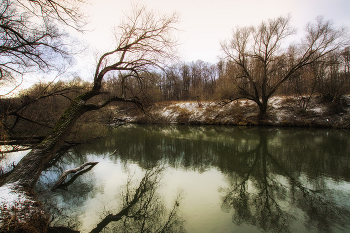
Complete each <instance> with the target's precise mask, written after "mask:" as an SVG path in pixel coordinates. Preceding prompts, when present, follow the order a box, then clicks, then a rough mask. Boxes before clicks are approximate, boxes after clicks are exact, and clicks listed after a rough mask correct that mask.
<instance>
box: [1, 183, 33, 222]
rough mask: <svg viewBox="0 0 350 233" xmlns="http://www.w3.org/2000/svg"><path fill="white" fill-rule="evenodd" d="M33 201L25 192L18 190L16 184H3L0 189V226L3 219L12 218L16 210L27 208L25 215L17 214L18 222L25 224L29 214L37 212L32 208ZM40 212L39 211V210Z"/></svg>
mask: <svg viewBox="0 0 350 233" xmlns="http://www.w3.org/2000/svg"><path fill="white" fill-rule="evenodd" d="M34 203H35V201H33V200H32V199H31V198H30V197H29V196H28V195H27V194H26V193H25V192H23V191H21V190H20V189H19V188H18V185H17V184H16V183H9V184H5V185H3V186H1V187H0V210H1V211H0V225H1V224H3V221H4V218H6V217H9V216H10V217H12V216H13V215H14V214H15V212H16V210H20V209H23V208H27V209H28V212H27V213H26V214H23V213H22V215H19V214H17V219H18V221H19V222H25V221H26V220H27V219H28V216H30V214H31V213H33V212H36V211H38V209H37V207H34V205H33V204H34ZM39 211H40V210H39Z"/></svg>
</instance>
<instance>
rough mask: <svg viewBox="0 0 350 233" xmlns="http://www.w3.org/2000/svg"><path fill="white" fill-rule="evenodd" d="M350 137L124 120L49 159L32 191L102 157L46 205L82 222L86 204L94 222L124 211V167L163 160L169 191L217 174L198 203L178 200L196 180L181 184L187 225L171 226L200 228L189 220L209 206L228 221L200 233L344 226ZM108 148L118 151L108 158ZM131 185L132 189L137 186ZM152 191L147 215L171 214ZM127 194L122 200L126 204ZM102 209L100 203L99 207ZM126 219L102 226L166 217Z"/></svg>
mask: <svg viewBox="0 0 350 233" xmlns="http://www.w3.org/2000/svg"><path fill="white" fill-rule="evenodd" d="M349 141H350V134H349V132H347V131H339V130H328V129H327V130H325V129H318V130H315V129H314V130H310V129H278V128H237V127H217V126H216V127H215V126H206V127H203V126H198V127H188V126H159V125H152V126H149V125H146V126H135V125H131V126H125V127H121V128H118V129H117V130H115V131H113V132H112V134H111V136H110V137H108V138H105V139H103V140H102V139H101V140H97V141H95V142H94V143H91V144H88V145H81V146H78V147H74V148H72V149H71V150H70V151H69V153H68V154H66V155H65V156H64V157H62V158H61V159H60V160H58V161H57V163H56V167H51V168H50V169H49V170H48V171H47V172H46V173H45V174H44V176H43V177H42V178H41V180H40V182H39V183H38V189H39V190H45V189H46V188H47V187H49V186H50V184H53V183H54V182H55V179H57V178H58V176H59V175H60V172H61V170H60V169H59V168H61V167H62V166H63V169H62V170H65V169H69V168H73V167H77V166H80V165H81V164H83V163H84V162H87V161H96V162H100V163H99V164H98V165H96V167H94V168H93V169H92V170H91V171H89V172H86V173H85V174H83V175H81V176H80V177H78V178H77V179H76V180H74V182H73V184H71V185H69V186H67V188H68V191H65V190H62V191H58V192H56V193H55V194H53V196H54V197H56V198H53V199H54V200H56V203H55V204H52V205H54V206H59V207H60V209H61V211H62V212H63V213H62V214H63V215H64V214H67V215H69V214H68V213H69V212H70V211H73V210H74V213H77V214H76V216H75V218H73V219H74V221H71V222H74V223H80V225H84V223H83V222H84V221H83V219H84V218H86V215H88V214H89V213H88V207H87V206H89V205H90V206H91V205H93V206H94V209H95V210H97V212H98V213H97V212H96V211H95V212H96V213H97V214H96V213H95V215H98V216H99V218H98V219H97V220H96V219H95V220H94V227H95V226H97V224H98V222H99V221H100V220H102V221H103V219H104V217H106V216H108V214H111V215H112V216H114V215H116V214H117V213H116V210H118V209H123V208H121V207H123V206H124V207H125V204H122V203H127V202H126V201H125V200H126V197H127V196H128V195H124V196H123V195H121V197H122V198H119V199H118V200H116V199H115V196H116V193H120V192H121V191H120V187H121V185H122V181H123V182H124V181H125V180H128V179H127V178H125V174H126V173H127V170H128V169H129V168H130V166H131V167H133V166H134V167H137V169H138V170H148V169H151V168H153V167H156V166H157V165H158V164H164V165H166V166H168V167H169V168H167V169H165V170H164V174H167V173H170V174H171V175H169V176H166V177H167V178H164V180H163V182H164V183H165V184H166V185H165V186H166V188H163V189H170V188H174V189H176V188H178V187H173V186H176V185H179V184H180V185H181V184H184V183H186V182H187V180H192V179H197V178H198V176H197V175H195V174H202V175H203V176H204V175H207V174H214V175H215V177H214V176H212V179H210V180H207V183H208V185H207V187H212V188H211V189H212V190H209V189H207V190H206V191H205V192H206V193H211V195H208V196H210V197H211V198H212V199H213V200H206V199H205V200H201V201H203V204H202V205H194V206H193V207H192V205H191V203H189V202H186V198H187V199H191V196H193V197H194V198H197V199H200V196H201V195H202V193H198V188H197V187H196V185H195V183H196V181H194V182H193V183H194V185H192V186H191V187H186V190H184V192H185V193H186V196H185V197H184V203H186V205H185V206H184V207H185V208H184V212H183V213H182V214H183V215H185V216H186V217H187V219H188V221H186V224H185V225H183V224H184V223H183V222H182V223H181V224H180V225H178V226H177V227H178V228H177V230H178V229H182V230H184V229H194V228H195V227H193V224H197V225H198V224H203V225H205V224H208V221H206V222H204V220H203V221H202V222H201V223H198V221H197V222H196V223H194V221H193V222H191V220H190V219H191V216H192V215H198V213H202V212H204V209H203V208H204V207H205V206H214V205H217V208H218V209H219V211H221V212H222V213H223V214H224V215H223V214H220V213H218V212H215V211H211V213H210V211H206V214H208V216H209V217H210V218H211V219H215V217H218V216H220V217H219V218H220V219H224V218H225V216H226V215H229V216H230V217H229V221H230V222H231V221H232V223H231V225H230V224H228V223H225V224H223V222H222V221H226V220H220V221H219V220H218V221H217V223H215V222H214V223H211V224H212V226H211V228H209V227H204V228H202V229H201V232H204V231H205V229H206V228H208V229H217V231H222V232H234V231H238V232H240V231H243V230H242V229H247V226H251V227H250V228H249V231H250V232H260V231H266V232H302V231H304V232H308V231H317V232H337V231H340V232H341V231H347V230H349V225H348V219H350V211H349V210H350V204H349V202H348V200H349V197H350V183H349V181H350V147H349V145H348V142H349ZM115 150H117V153H115V154H114V155H112V156H110V155H111V154H112V153H113V152H114V151H115ZM215 171H217V172H215ZM115 177H118V179H116V178H115ZM122 177H124V180H123V179H122ZM169 177H170V178H169ZM184 177H185V178H184ZM196 177H197V178H196ZM112 179H113V182H112V181H111V180H112ZM184 179H186V180H184ZM174 181H178V182H174ZM118 182H119V183H118ZM124 183H125V182H124ZM175 183H176V184H175ZM215 184H216V186H215ZM125 187H127V186H125V184H124V188H125ZM213 187H214V188H213ZM216 187H217V188H216ZM180 188H183V187H180ZM157 189H158V190H161V189H162V187H157ZM124 190H125V189H124ZM133 190H137V188H136V186H134V189H133ZM150 193H152V192H150ZM124 194H125V193H124ZM155 194H156V193H154V195H153V194H152V195H151V196H152V197H153V198H155V199H154V200H156V201H155V202H154V203H155V204H151V205H147V206H148V207H149V208H150V209H151V210H156V211H155V212H154V213H162V212H161V211H162V210H164V209H168V210H167V213H171V211H170V210H171V209H172V208H173V207H175V206H176V205H171V204H170V205H169V203H171V202H173V201H174V197H168V196H164V197H162V198H163V199H162V198H160V196H159V195H158V194H157V195H155ZM49 195H52V194H51V193H50V194H49ZM131 196H132V195H131ZM131 196H130V195H129V197H128V198H127V199H129V200H131V199H132V197H131ZM146 196H147V195H146ZM146 196H145V198H146V199H145V200H147V197H146ZM202 196H203V195H202ZM194 198H192V199H191V200H194ZM51 199H52V198H51ZM101 199H103V200H106V201H105V203H103V205H101V204H99V203H98V202H97V201H96V200H101ZM175 199H176V198H175ZM159 201H160V202H159ZM204 202H205V203H204ZM87 203H88V204H87ZM107 203H108V204H107ZM146 203H147V202H146ZM152 203H153V202H152ZM162 203H167V205H165V204H162ZM208 203H209V204H208ZM175 204H176V203H175ZM106 205H108V209H107V210H106V211H103V209H104V208H105V206H106ZM126 206H127V205H126ZM165 206H167V207H165ZM190 207H191V208H192V209H190ZM220 209H221V210H220ZM135 213H138V211H136V212H135ZM140 213H141V212H140ZM226 213H227V214H226ZM210 214H211V215H210ZM111 215H110V216H111ZM163 215H164V214H163ZM133 216H134V217H131V218H129V219H128V220H124V221H118V222H115V223H111V225H108V227H109V229H110V232H114V230H113V228H114V227H118V228H120V227H122V226H123V225H124V226H128V227H129V228H130V229H135V232H137V231H141V232H142V229H143V228H142V226H146V225H147V226H149V227H151V226H153V227H155V228H152V229H153V230H154V229H156V228H157V229H160V228H159V227H160V226H161V225H164V222H167V221H166V220H165V219H160V218H159V217H160V215H159V214H158V215H157V214H151V216H153V217H154V220H152V221H151V223H149V224H145V223H143V222H142V221H141V220H140V221H138V222H137V221H136V222H128V221H129V220H131V219H132V220H133V221H134V220H138V219H139V217H137V214H136V215H135V214H133ZM168 216H171V215H168ZM231 217H232V218H231ZM70 219H71V218H70ZM89 219H90V220H89V221H92V220H91V218H89ZM110 219H111V218H110ZM85 222H86V220H85ZM180 222H181V221H180ZM157 224H158V225H157ZM66 225H67V224H66ZM157 226H158V227H157ZM89 227H90V228H89ZM89 227H86V226H85V227H84V226H79V224H78V226H77V228H79V229H92V228H93V227H91V225H90V226H89ZM140 227H141V228H140ZM140 229H141V230H140ZM203 229H204V230H203ZM85 231H86V232H89V231H90V230H85ZM170 232H171V231H170ZM189 232H190V231H189ZM207 232H210V230H207Z"/></svg>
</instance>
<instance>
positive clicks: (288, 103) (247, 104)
mask: <svg viewBox="0 0 350 233" xmlns="http://www.w3.org/2000/svg"><path fill="white" fill-rule="evenodd" d="M113 111H114V112H115V117H114V119H115V120H114V122H115V123H118V122H119V123H120V122H129V123H142V124H150V123H151V124H192V125H194V124H197V125H198V124H200V125H240V126H253V125H262V124H263V125H267V126H291V127H294V126H301V127H332V128H349V127H350V95H346V96H343V97H342V98H341V101H340V103H339V104H337V105H336V106H335V105H334V104H332V103H322V102H321V100H320V99H319V98H317V97H313V98H312V99H310V101H309V102H308V103H307V105H306V99H300V98H295V97H280V96H276V97H272V98H271V99H270V101H269V108H268V114H269V118H268V119H267V120H266V121H265V122H263V123H261V122H260V123H259V122H258V119H257V115H258V112H259V109H258V107H257V105H256V104H255V103H254V102H253V101H250V100H238V101H234V102H231V103H228V104H225V105H222V104H219V103H217V102H204V101H201V102H161V103H156V104H155V105H153V106H152V107H151V108H150V109H148V110H147V111H145V112H142V111H128V110H127V109H125V108H118V107H115V108H114V109H113Z"/></svg>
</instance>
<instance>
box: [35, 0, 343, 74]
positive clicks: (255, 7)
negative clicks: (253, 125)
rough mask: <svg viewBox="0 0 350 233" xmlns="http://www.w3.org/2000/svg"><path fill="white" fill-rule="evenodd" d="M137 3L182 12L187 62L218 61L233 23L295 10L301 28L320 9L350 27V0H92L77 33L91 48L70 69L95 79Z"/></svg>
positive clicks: (293, 14)
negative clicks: (115, 34)
mask: <svg viewBox="0 0 350 233" xmlns="http://www.w3.org/2000/svg"><path fill="white" fill-rule="evenodd" d="M87 1H89V0H87ZM132 3H133V4H138V5H144V6H146V7H147V9H149V10H154V11H156V12H160V13H169V14H171V13H173V12H177V13H178V15H179V16H180V23H179V24H178V29H180V31H179V32H178V35H179V42H180V43H181V45H180V46H179V48H178V50H179V55H180V56H181V60H182V61H186V62H190V61H196V60H203V61H205V62H211V63H216V62H217V61H218V60H219V59H218V57H219V56H220V55H222V53H221V50H220V42H221V41H223V40H227V39H230V37H231V32H232V29H233V28H235V27H236V26H250V25H258V24H259V23H261V22H262V21H263V20H267V19H269V18H276V17H279V16H287V15H288V14H290V15H291V17H292V25H293V26H294V27H296V28H298V31H300V32H302V30H303V27H304V26H305V25H306V23H307V22H310V21H313V20H314V19H315V18H316V17H317V16H319V15H322V16H324V17H325V19H331V20H333V22H334V23H335V24H336V25H337V26H348V27H350V13H349V10H350V0H172V1H169V0H133V1H128V0H90V4H88V5H85V6H83V7H82V10H83V12H84V13H85V14H86V16H87V18H88V20H89V22H90V23H89V24H88V25H87V27H86V30H88V31H86V32H85V33H84V34H82V35H81V34H80V35H77V33H75V32H73V33H72V34H73V35H74V36H77V37H78V38H80V39H82V40H83V41H85V43H86V44H87V45H88V46H89V50H87V51H86V52H85V53H83V54H81V55H80V56H79V57H77V65H76V66H75V67H74V68H72V69H70V71H72V72H75V73H76V75H78V76H80V77H81V78H83V79H84V80H91V77H92V76H93V71H94V69H95V67H94V65H95V64H96V62H95V60H96V57H98V54H101V53H103V52H106V51H108V50H110V49H112V48H113V47H112V46H111V45H112V38H113V36H112V35H113V33H112V29H113V27H115V26H117V25H118V24H119V23H120V21H121V19H122V17H123V16H124V15H125V13H127V12H130V10H131V6H132ZM34 75H35V74H34ZM33 80H34V79H33Z"/></svg>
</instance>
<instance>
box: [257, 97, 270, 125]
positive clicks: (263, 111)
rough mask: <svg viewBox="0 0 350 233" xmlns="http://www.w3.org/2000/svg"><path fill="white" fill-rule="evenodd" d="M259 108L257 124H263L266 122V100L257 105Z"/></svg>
mask: <svg viewBox="0 0 350 233" xmlns="http://www.w3.org/2000/svg"><path fill="white" fill-rule="evenodd" d="M258 106H259V114H258V121H259V124H264V122H265V121H266V120H267V118H268V115H267V100H262V103H261V104H259V105H258Z"/></svg>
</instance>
